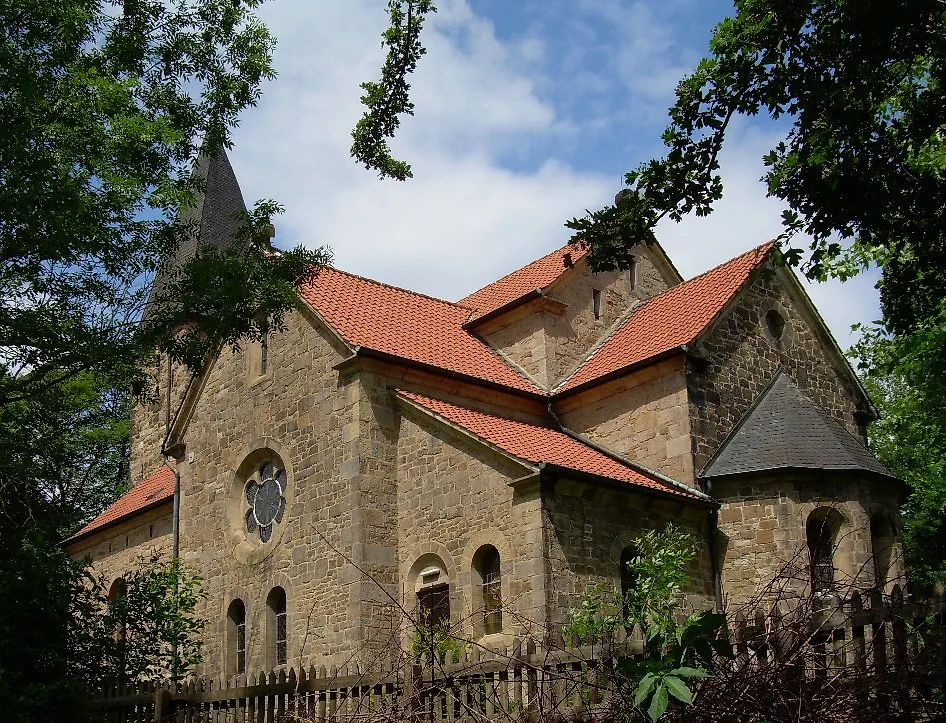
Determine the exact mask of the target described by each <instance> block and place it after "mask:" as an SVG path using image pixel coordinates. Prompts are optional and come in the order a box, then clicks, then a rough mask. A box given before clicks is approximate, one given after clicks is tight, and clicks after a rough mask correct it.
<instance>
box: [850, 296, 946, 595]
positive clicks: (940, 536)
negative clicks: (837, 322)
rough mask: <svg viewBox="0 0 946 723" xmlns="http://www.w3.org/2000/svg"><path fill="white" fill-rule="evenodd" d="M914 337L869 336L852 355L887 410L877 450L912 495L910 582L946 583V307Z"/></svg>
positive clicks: (875, 428) (874, 428)
mask: <svg viewBox="0 0 946 723" xmlns="http://www.w3.org/2000/svg"><path fill="white" fill-rule="evenodd" d="M942 308H944V307H941V311H940V312H939V313H938V314H937V315H936V316H935V317H933V319H931V320H928V321H926V322H924V323H922V324H921V325H920V327H919V329H918V330H917V331H915V332H912V333H910V334H906V335H899V336H892V337H891V336H888V335H886V334H883V333H881V332H880V331H878V330H871V331H868V332H866V333H865V334H864V336H863V337H862V339H861V341H860V342H859V343H858V344H857V345H856V346H855V347H854V349H853V350H852V353H853V354H855V355H856V356H857V357H859V358H860V360H861V365H862V367H863V369H864V382H865V386H866V387H867V391H868V392H869V393H870V395H871V398H872V399H873V400H874V403H875V404H876V405H877V407H878V410H879V411H880V413H881V416H880V419H879V420H878V421H876V422H874V423H873V424H872V425H871V426H870V428H869V430H868V433H869V436H870V442H871V448H872V449H873V451H874V453H875V454H876V455H877V457H878V458H879V459H880V460H881V461H882V462H883V463H884V464H885V465H887V467H888V468H889V469H890V470H891V471H892V472H893V473H894V474H896V475H897V476H898V477H900V478H901V479H903V480H904V481H906V483H907V486H908V488H909V495H908V497H907V499H906V502H905V504H904V505H903V508H902V513H903V515H902V516H903V538H902V539H903V547H904V552H905V554H906V557H907V564H908V569H909V571H910V578H911V579H912V580H913V581H915V582H919V583H921V584H923V585H924V586H926V587H933V586H934V585H935V584H936V583H943V584H946V409H944V407H943V403H942V400H943V398H944V396H943V395H944V394H946V379H944V377H943V376H942V374H941V373H940V371H941V369H942V358H941V354H942V349H943V348H944V346H946V310H942Z"/></svg>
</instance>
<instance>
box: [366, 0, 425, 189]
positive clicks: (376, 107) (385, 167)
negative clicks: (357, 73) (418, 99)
mask: <svg viewBox="0 0 946 723" xmlns="http://www.w3.org/2000/svg"><path fill="white" fill-rule="evenodd" d="M435 12H437V8H436V7H435V6H434V3H433V1H432V0H389V1H388V16H389V18H390V23H391V24H390V26H389V27H388V29H387V30H385V31H384V34H383V35H382V36H381V37H382V39H381V45H382V47H385V46H386V47H387V48H388V54H387V57H386V58H385V61H384V65H383V66H382V67H381V79H380V80H379V81H369V82H367V83H362V84H361V88H362V90H364V91H365V94H364V95H363V96H362V97H361V102H362V103H363V104H364V105H365V106H366V107H367V109H368V110H366V111H365V114H364V116H362V118H361V120H359V121H358V124H357V125H356V126H355V129H354V130H353V131H352V134H351V135H352V139H353V143H352V146H351V155H352V158H354V159H355V160H356V161H358V162H359V163H363V164H364V166H365V168H368V169H372V170H375V171H377V172H378V177H379V178H385V177H387V178H394V179H397V180H398V181H404V180H406V179H408V178H411V177H412V176H413V174H412V173H411V167H410V165H409V164H407V163H406V162H405V161H399V160H396V159H395V158H394V157H393V156H392V155H391V149H390V148H389V147H388V143H387V140H388V139H389V138H393V137H394V134H395V133H396V132H397V129H398V127H399V126H400V125H401V120H400V116H401V115H404V114H407V115H414V104H413V103H412V102H411V100H410V97H409V95H408V92H409V91H410V88H411V86H410V84H409V83H408V82H407V76H408V75H410V74H411V73H413V72H414V70H415V69H416V68H417V62H418V61H419V60H420V59H421V57H423V56H424V54H425V53H426V52H427V51H426V49H425V48H424V46H423V45H422V44H421V42H420V33H421V30H422V29H423V27H424V19H425V18H426V16H427V15H429V14H430V13H435Z"/></svg>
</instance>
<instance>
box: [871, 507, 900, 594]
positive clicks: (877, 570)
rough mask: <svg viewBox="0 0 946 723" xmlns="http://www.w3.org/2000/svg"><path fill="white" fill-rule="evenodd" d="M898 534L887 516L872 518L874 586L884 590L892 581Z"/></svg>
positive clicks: (881, 515) (878, 515) (879, 515)
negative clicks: (891, 569)
mask: <svg viewBox="0 0 946 723" xmlns="http://www.w3.org/2000/svg"><path fill="white" fill-rule="evenodd" d="M896 542H897V538H896V532H895V531H894V526H893V524H892V523H891V521H890V519H889V518H888V517H887V516H886V515H885V514H877V515H874V516H873V517H871V518H870V546H871V554H872V555H873V557H874V584H875V585H876V586H877V588H878V589H879V590H883V589H884V588H885V587H886V585H887V582H888V581H889V580H890V564H891V562H892V561H893V551H894V545H895V544H896Z"/></svg>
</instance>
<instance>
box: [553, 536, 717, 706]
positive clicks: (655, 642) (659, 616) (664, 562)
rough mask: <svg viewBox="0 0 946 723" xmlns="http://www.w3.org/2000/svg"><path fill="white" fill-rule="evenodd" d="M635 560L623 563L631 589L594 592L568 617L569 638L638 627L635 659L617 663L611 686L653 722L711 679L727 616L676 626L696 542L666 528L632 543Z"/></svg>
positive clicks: (590, 638) (591, 638)
mask: <svg viewBox="0 0 946 723" xmlns="http://www.w3.org/2000/svg"><path fill="white" fill-rule="evenodd" d="M633 545H634V547H635V549H636V551H637V553H638V554H637V556H636V557H634V558H633V559H632V560H631V561H630V562H629V563H628V565H629V568H630V572H631V574H632V576H633V579H634V585H632V586H631V589H630V590H628V591H627V594H626V595H625V596H624V597H623V598H622V596H621V595H620V594H619V593H618V592H617V591H616V590H614V589H613V588H611V587H610V586H609V585H599V586H596V587H594V588H592V589H591V590H590V591H589V592H588V593H586V595H585V596H584V597H583V598H582V600H581V602H580V604H579V607H578V608H573V609H572V610H570V611H569V622H568V624H567V625H566V626H565V627H564V630H563V632H564V634H565V635H566V636H567V637H578V638H579V639H580V640H581V641H582V642H583V643H595V642H597V641H601V640H605V639H608V638H613V636H614V634H615V632H616V631H617V629H618V627H623V628H624V629H625V630H627V631H628V632H630V631H631V630H633V629H637V630H639V631H640V632H641V634H642V636H643V638H644V655H643V656H642V657H641V658H635V657H625V658H621V659H620V660H619V661H618V664H617V667H616V669H615V671H614V673H613V676H614V679H613V681H612V682H613V683H614V685H615V686H616V688H617V689H618V691H620V694H621V696H622V697H623V699H624V700H625V701H627V702H628V704H629V705H630V707H631V708H632V710H633V711H634V712H635V714H641V715H643V714H646V716H647V717H649V718H650V719H651V720H652V721H656V720H657V719H658V718H660V717H661V716H662V715H663V714H664V713H665V712H666V710H667V708H668V706H670V705H671V703H672V702H673V701H677V702H678V703H681V704H684V705H689V704H690V703H692V700H693V695H692V692H691V690H690V687H689V683H688V681H693V680H698V679H700V678H706V677H710V675H711V671H712V670H713V667H714V665H715V660H716V658H717V657H725V658H731V657H732V655H733V650H732V645H731V644H730V643H729V642H728V640H727V639H726V637H725V634H726V618H725V616H723V615H721V614H718V613H712V612H699V613H694V614H691V615H690V616H688V617H687V618H686V619H685V620H684V621H683V622H682V623H678V622H677V620H678V619H679V618H680V617H681V612H682V611H681V604H682V600H683V595H684V590H685V588H686V586H687V584H688V583H689V581H690V578H689V575H688V574H687V572H686V568H687V565H689V564H690V563H691V562H692V560H693V559H694V558H695V557H696V551H697V543H696V540H695V538H693V536H692V535H689V534H687V533H685V532H683V531H682V530H680V529H679V528H677V527H676V526H674V525H673V524H672V523H670V524H668V525H667V526H666V527H665V528H664V529H663V530H650V531H648V532H646V533H645V534H643V535H642V536H640V537H638V538H637V539H636V540H634V542H633Z"/></svg>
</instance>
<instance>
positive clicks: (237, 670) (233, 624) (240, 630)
mask: <svg viewBox="0 0 946 723" xmlns="http://www.w3.org/2000/svg"><path fill="white" fill-rule="evenodd" d="M226 645H227V672H228V673H229V674H230V675H239V674H241V673H245V672H246V606H245V605H244V604H243V601H242V600H240V599H239V598H238V599H236V600H234V601H232V602H231V603H230V606H229V607H228V608H227V640H226Z"/></svg>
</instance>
